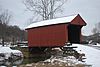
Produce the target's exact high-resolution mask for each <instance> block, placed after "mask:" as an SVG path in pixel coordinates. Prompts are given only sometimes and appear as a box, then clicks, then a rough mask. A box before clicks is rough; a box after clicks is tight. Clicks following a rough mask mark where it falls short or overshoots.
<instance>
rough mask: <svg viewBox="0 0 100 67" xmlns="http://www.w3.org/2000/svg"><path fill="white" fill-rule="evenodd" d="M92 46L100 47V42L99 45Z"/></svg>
mask: <svg viewBox="0 0 100 67" xmlns="http://www.w3.org/2000/svg"><path fill="white" fill-rule="evenodd" d="M92 46H97V47H100V44H99V43H97V45H92Z"/></svg>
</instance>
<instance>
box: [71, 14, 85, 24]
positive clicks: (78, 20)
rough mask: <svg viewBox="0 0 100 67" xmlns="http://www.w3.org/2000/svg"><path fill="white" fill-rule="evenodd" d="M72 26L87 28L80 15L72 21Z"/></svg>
mask: <svg viewBox="0 0 100 67" xmlns="http://www.w3.org/2000/svg"><path fill="white" fill-rule="evenodd" d="M71 24H74V25H82V26H85V25H86V23H85V21H84V20H83V19H82V18H81V16H80V15H77V16H76V17H75V18H74V19H73V20H72V21H71Z"/></svg>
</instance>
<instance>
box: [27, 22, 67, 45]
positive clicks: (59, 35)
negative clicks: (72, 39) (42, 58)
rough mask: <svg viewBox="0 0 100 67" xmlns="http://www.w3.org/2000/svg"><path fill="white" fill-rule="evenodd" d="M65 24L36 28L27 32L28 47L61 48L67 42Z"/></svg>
mask: <svg viewBox="0 0 100 67" xmlns="http://www.w3.org/2000/svg"><path fill="white" fill-rule="evenodd" d="M67 31H68V30H67V24H57V25H50V26H44V27H37V28H33V29H29V30H28V46H29V47H39V46H40V47H54V46H63V45H64V44H65V42H66V41H68V37H67V35H68V33H67Z"/></svg>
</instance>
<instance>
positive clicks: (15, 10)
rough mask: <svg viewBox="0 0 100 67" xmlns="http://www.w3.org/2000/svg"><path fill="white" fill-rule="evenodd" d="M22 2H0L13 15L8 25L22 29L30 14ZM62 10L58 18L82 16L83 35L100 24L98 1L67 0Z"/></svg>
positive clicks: (10, 0) (11, 0)
mask: <svg viewBox="0 0 100 67" xmlns="http://www.w3.org/2000/svg"><path fill="white" fill-rule="evenodd" d="M22 1H23V0H0V7H2V8H3V9H8V10H9V11H11V13H12V14H13V19H12V21H11V23H10V24H12V25H18V26H19V27H20V28H22V29H24V27H25V26H26V25H27V21H28V19H29V18H31V16H32V13H31V12H30V11H26V10H25V6H24V4H23V3H22ZM62 9H63V12H62V14H58V17H63V16H67V15H71V14H78V13H79V14H80V15H81V16H82V18H83V19H84V20H85V21H86V22H87V26H85V27H84V28H83V29H82V33H83V34H84V35H89V34H92V33H91V30H92V29H93V27H94V25H95V24H96V23H98V22H100V0H68V1H67V3H66V4H65V5H64V7H63V8H62Z"/></svg>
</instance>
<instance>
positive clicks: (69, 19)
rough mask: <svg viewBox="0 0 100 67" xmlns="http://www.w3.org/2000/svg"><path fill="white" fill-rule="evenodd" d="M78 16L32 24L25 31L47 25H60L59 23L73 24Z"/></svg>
mask: <svg viewBox="0 0 100 67" xmlns="http://www.w3.org/2000/svg"><path fill="white" fill-rule="evenodd" d="M76 16H77V15H72V16H67V17H63V18H57V19H51V20H44V21H40V22H36V23H32V24H30V25H29V26H27V27H26V28H25V29H29V28H34V27H40V26H46V25H52V24H59V23H68V22H71V21H72V20H73V19H74V18H75V17H76Z"/></svg>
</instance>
